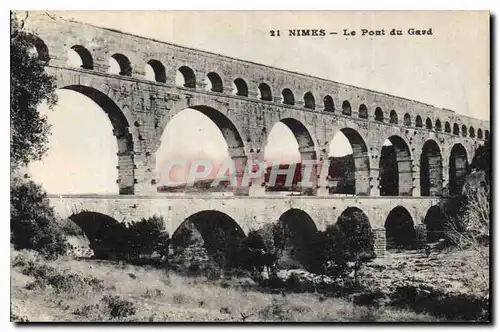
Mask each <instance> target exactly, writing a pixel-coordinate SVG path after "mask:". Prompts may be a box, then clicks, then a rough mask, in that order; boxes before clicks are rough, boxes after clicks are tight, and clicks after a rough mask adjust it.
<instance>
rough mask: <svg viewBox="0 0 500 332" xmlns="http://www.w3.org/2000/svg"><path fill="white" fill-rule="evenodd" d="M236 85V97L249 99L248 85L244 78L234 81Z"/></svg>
mask: <svg viewBox="0 0 500 332" xmlns="http://www.w3.org/2000/svg"><path fill="white" fill-rule="evenodd" d="M233 83H234V85H235V87H236V95H237V96H242V97H248V85H247V83H246V82H245V80H244V79H242V78H237V79H235V80H234V82H233Z"/></svg>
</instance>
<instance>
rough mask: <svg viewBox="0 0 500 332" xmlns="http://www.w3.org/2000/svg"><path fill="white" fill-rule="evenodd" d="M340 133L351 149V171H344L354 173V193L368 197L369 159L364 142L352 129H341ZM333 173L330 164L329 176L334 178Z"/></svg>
mask: <svg viewBox="0 0 500 332" xmlns="http://www.w3.org/2000/svg"><path fill="white" fill-rule="evenodd" d="M340 132H342V134H344V136H345V137H346V138H347V140H348V141H349V143H350V145H351V148H352V157H353V159H354V165H353V169H349V170H346V171H348V172H352V173H354V188H355V192H354V193H355V194H356V195H359V196H368V195H370V181H369V177H370V158H369V155H368V147H367V145H366V143H365V140H364V139H363V137H362V136H361V135H360V134H359V132H358V131H357V130H356V129H353V128H349V127H346V128H342V129H340ZM344 168H345V165H344ZM334 171H335V170H334V169H333V168H332V163H331V162H330V170H329V172H328V173H329V176H334V174H332V172H334Z"/></svg>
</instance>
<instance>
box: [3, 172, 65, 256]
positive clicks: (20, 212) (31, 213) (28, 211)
mask: <svg viewBox="0 0 500 332" xmlns="http://www.w3.org/2000/svg"><path fill="white" fill-rule="evenodd" d="M46 197H47V194H46V193H45V191H44V190H43V189H42V187H41V186H39V185H37V184H35V183H34V182H33V181H24V180H21V179H19V178H15V179H14V180H13V181H12V183H11V189H10V227H11V243H12V244H13V245H14V248H15V249H33V250H36V251H38V252H40V253H41V254H43V255H44V256H45V257H46V258H49V259H53V258H57V257H58V256H59V255H61V254H64V253H65V252H66V250H67V249H68V244H67V242H66V238H65V236H64V233H63V231H62V230H61V228H60V227H59V225H58V224H57V222H56V217H55V213H54V210H53V209H52V207H51V206H50V205H49V203H48V201H47V200H46Z"/></svg>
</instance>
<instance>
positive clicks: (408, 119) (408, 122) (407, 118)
mask: <svg viewBox="0 0 500 332" xmlns="http://www.w3.org/2000/svg"><path fill="white" fill-rule="evenodd" d="M403 121H404V125H405V126H411V116H410V114H408V113H405V115H404V120H403Z"/></svg>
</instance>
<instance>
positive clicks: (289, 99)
mask: <svg viewBox="0 0 500 332" xmlns="http://www.w3.org/2000/svg"><path fill="white" fill-rule="evenodd" d="M281 95H282V96H283V104H287V105H295V97H294V96H293V92H292V90H290V89H288V88H285V89H283V92H282V93H281Z"/></svg>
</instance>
